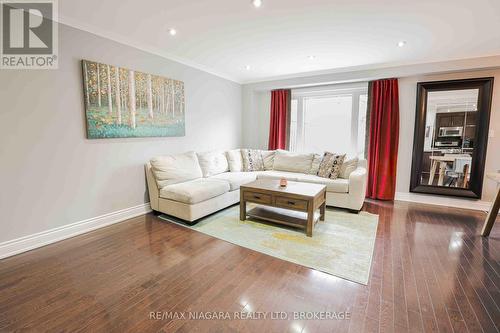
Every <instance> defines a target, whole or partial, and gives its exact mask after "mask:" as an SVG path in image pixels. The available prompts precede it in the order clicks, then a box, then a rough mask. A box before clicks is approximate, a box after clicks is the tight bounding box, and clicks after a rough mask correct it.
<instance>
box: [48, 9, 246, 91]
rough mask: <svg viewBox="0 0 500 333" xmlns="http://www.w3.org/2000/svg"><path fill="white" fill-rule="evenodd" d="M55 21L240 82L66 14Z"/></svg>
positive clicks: (229, 76) (224, 74)
mask: <svg viewBox="0 0 500 333" xmlns="http://www.w3.org/2000/svg"><path fill="white" fill-rule="evenodd" d="M57 22H59V23H60V24H64V25H66V26H69V27H72V28H75V29H78V30H82V31H86V32H89V33H91V34H94V35H96V36H99V37H103V38H106V39H109V40H112V41H114V42H117V43H120V44H124V45H127V46H130V47H134V48H136V49H138V50H141V51H144V52H148V53H151V54H154V55H157V56H160V57H162V58H165V59H168V60H171V61H175V62H177V63H180V64H183V65H186V66H189V67H192V68H195V69H198V70H200V71H203V72H205V73H208V74H211V75H215V76H217V77H220V78H222V79H225V80H229V81H232V82H235V83H238V84H242V81H241V80H239V79H237V78H235V77H233V76H231V75H228V74H226V73H223V72H220V71H217V70H214V69H213V68H210V67H208V66H205V65H202V64H199V63H197V62H194V61H192V60H189V59H186V58H183V57H179V56H176V55H173V54H171V53H168V52H165V51H163V50H161V49H159V48H157V47H154V46H151V45H147V44H145V43H141V42H137V41H133V40H131V39H130V38H128V37H125V36H123V35H120V34H116V33H114V32H110V31H106V30H103V29H100V28H97V27H94V26H91V25H88V24H86V23H83V22H80V21H77V20H74V19H72V18H68V17H66V16H63V15H61V14H59V18H58V20H57Z"/></svg>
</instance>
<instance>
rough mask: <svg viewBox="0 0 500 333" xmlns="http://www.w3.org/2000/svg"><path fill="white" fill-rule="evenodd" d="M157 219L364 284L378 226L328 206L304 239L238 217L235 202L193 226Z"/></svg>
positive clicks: (362, 215)
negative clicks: (323, 218)
mask: <svg viewBox="0 0 500 333" xmlns="http://www.w3.org/2000/svg"><path fill="white" fill-rule="evenodd" d="M248 208H251V207H250V206H249V207H248ZM160 218H162V219H163V220H165V221H169V222H173V223H176V224H181V225H183V226H185V227H188V228H190V229H192V230H196V231H199V232H202V233H204V234H207V235H210V236H213V237H216V238H219V239H222V240H225V241H227V242H230V243H233V244H236V245H239V246H243V247H245V248H248V249H251V250H254V251H258V252H261V253H265V254H267V255H270V256H273V257H276V258H280V259H282V260H286V261H290V262H293V263H296V264H299V265H303V266H306V267H309V268H312V269H315V270H318V271H322V272H325V273H328V274H331V275H335V276H338V277H340V278H343V279H346V280H350V281H354V282H357V283H361V284H364V285H366V284H367V283H368V278H369V276H370V267H371V262H372V257H373V249H374V246H375V235H376V233H377V225H378V215H373V214H370V213H367V212H360V213H359V214H354V213H349V212H347V211H342V210H333V209H327V211H326V215H325V221H319V222H318V223H317V224H316V226H315V228H314V230H313V237H307V236H306V235H305V233H304V232H303V231H302V230H300V229H293V228H287V227H283V226H278V225H273V224H269V223H265V222H262V221H259V220H246V221H240V219H239V207H238V206H233V207H229V208H227V209H225V210H223V211H220V212H218V213H215V214H213V215H210V216H208V217H206V218H204V219H202V220H200V221H199V222H198V223H197V224H195V225H187V224H185V223H182V222H181V221H180V220H177V219H175V218H172V217H169V216H166V215H161V216H160Z"/></svg>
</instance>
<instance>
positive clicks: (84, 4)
mask: <svg viewBox="0 0 500 333" xmlns="http://www.w3.org/2000/svg"><path fill="white" fill-rule="evenodd" d="M263 1H264V5H263V6H262V7H261V8H259V9H257V8H254V7H253V6H252V4H251V1H250V0H211V1H209V0H176V1H174V0H148V1H141V2H139V1H133V0H106V1H102V0H85V1H79V0H62V1H60V2H59V17H60V20H61V22H63V23H66V24H68V25H72V26H75V27H77V28H80V29H83V30H87V31H90V32H93V33H97V34H99V35H102V36H105V37H108V38H111V39H115V40H117V41H120V42H123V43H127V44H130V45H133V46H136V47H139V48H141V49H144V50H147V51H150V52H154V53H157V54H161V55H163V56H166V57H168V58H171V59H173V60H176V61H180V62H182V63H185V64H188V65H190V66H194V67H197V68H200V69H203V70H205V71H209V72H211V73H214V74H217V75H219V76H222V77H225V78H229V79H231V80H234V81H236V82H240V83H244V82H256V81H264V80H266V79H271V78H273V79H275V78H279V77H284V76H290V75H295V74H296V75H300V74H304V73H306V72H316V71H323V72H324V71H328V70H339V69H341V68H346V67H358V66H363V67H364V68H377V67H386V66H394V65H403V64H417V63H426V62H434V61H443V60H449V59H464V58H473V57H482V56H490V55H499V54H500V1H499V0H473V1H471V0H439V1H436V0H418V1H415V0H263ZM171 27H174V28H175V29H176V30H177V31H178V33H177V35H176V36H174V37H172V36H170V35H169V33H168V30H169V28H171ZM403 40H404V41H406V42H407V44H406V46H404V47H398V46H397V44H398V42H399V41H403ZM309 56H314V57H315V58H314V59H313V60H311V59H309ZM247 65H249V66H250V70H247V69H246V68H245V67H246V66H247Z"/></svg>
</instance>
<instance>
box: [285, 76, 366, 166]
mask: <svg viewBox="0 0 500 333" xmlns="http://www.w3.org/2000/svg"><path fill="white" fill-rule="evenodd" d="M367 90H368V87H367V84H363V85H359V84H358V85H342V86H340V85H339V86H328V87H316V88H307V89H297V90H293V91H292V103H291V119H290V138H289V143H290V150H292V151H298V152H317V153H322V152H324V151H331V152H337V153H347V155H348V156H352V157H354V156H358V157H364V153H365V135H366V109H367V100H368V95H367Z"/></svg>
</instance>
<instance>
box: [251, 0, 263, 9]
mask: <svg viewBox="0 0 500 333" xmlns="http://www.w3.org/2000/svg"><path fill="white" fill-rule="evenodd" d="M252 5H253V6H254V7H255V8H260V7H262V0H252Z"/></svg>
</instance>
